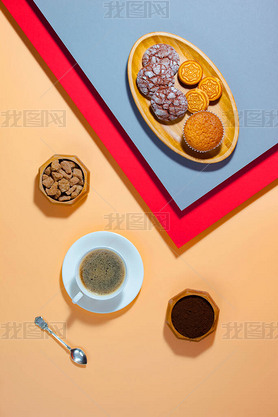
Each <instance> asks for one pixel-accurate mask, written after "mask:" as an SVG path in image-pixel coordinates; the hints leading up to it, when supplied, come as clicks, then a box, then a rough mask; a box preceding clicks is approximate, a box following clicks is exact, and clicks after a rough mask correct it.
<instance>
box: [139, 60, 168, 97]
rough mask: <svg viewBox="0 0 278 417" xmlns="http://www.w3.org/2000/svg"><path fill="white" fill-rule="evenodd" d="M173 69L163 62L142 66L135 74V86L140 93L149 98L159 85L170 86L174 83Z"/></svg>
mask: <svg viewBox="0 0 278 417" xmlns="http://www.w3.org/2000/svg"><path fill="white" fill-rule="evenodd" d="M174 75H175V73H174V71H173V70H172V69H171V68H170V67H168V68H167V67H166V66H165V65H163V64H153V65H152V66H147V67H143V68H141V69H140V71H139V72H138V75H137V86H138V89H139V91H140V93H141V94H143V95H144V96H146V97H147V98H151V97H152V95H153V94H154V93H156V91H157V90H158V89H159V88H161V87H164V88H165V87H172V86H173V85H174V83H175V79H174Z"/></svg>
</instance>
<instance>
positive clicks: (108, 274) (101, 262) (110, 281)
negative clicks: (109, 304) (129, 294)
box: [79, 248, 126, 297]
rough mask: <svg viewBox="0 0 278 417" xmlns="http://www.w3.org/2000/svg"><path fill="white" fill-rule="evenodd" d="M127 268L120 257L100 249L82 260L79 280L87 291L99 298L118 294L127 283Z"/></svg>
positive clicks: (109, 250)
mask: <svg viewBox="0 0 278 417" xmlns="http://www.w3.org/2000/svg"><path fill="white" fill-rule="evenodd" d="M125 276H126V267H125V263H124V261H123V259H122V258H121V256H120V255H118V254H117V253H116V252H114V251H113V250H111V249H107V248H98V249H94V250H92V251H90V252H89V253H87V255H85V256H84V258H83V259H82V260H81V262H80V265H79V278H80V280H81V283H82V284H83V285H84V287H85V288H86V290H87V291H89V292H90V293H92V294H95V295H97V296H100V297H101V296H104V297H106V296H109V295H111V294H114V293H117V292H118V291H119V289H120V288H121V286H122V285H123V283H124V281H125Z"/></svg>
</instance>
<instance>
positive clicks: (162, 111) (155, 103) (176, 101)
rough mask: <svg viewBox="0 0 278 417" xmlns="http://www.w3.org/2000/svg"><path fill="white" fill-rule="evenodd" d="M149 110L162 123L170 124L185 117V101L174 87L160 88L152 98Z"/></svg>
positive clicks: (182, 95)
mask: <svg viewBox="0 0 278 417" xmlns="http://www.w3.org/2000/svg"><path fill="white" fill-rule="evenodd" d="M151 108H152V111H153V113H154V114H155V116H156V117H157V118H158V119H159V120H162V121H164V122H172V121H173V120H176V119H179V118H181V117H183V116H184V115H185V112H186V110H187V100H186V97H185V95H184V94H183V93H182V92H181V91H180V90H177V89H176V88H175V87H169V88H163V89H162V88H161V89H160V90H158V91H157V92H156V93H155V94H153V96H152V100H151Z"/></svg>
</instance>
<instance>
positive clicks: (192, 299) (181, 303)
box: [166, 289, 219, 342]
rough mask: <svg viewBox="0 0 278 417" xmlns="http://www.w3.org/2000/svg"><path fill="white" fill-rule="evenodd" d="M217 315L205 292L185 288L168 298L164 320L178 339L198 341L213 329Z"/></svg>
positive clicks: (215, 307)
mask: <svg viewBox="0 0 278 417" xmlns="http://www.w3.org/2000/svg"><path fill="white" fill-rule="evenodd" d="M218 316H219V308H218V307H217V305H216V304H215V302H214V301H213V299H212V298H211V296H210V295H209V294H208V293H207V292H205V291H197V290H190V289H186V290H184V291H182V292H181V293H179V294H177V295H176V296H175V297H173V298H171V300H169V303H168V308H167V313H166V322H167V324H168V326H169V327H170V329H171V330H172V332H173V333H174V334H175V335H176V337H178V338H179V339H184V340H190V341H194V342H199V341H200V340H202V339H204V337H206V336H208V335H209V334H210V333H212V332H214V331H215V329H216V326H217V321H218Z"/></svg>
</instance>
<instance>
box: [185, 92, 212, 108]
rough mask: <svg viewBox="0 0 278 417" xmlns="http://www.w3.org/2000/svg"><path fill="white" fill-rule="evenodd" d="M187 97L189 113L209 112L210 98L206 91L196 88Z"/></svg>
mask: <svg viewBox="0 0 278 417" xmlns="http://www.w3.org/2000/svg"><path fill="white" fill-rule="evenodd" d="M185 96H186V99H187V103H188V111H190V113H195V112H197V111H201V110H207V108H208V105H209V98H208V96H207V94H206V93H205V92H204V91H202V90H199V89H198V88H194V90H189V91H188V92H187V93H186V95H185Z"/></svg>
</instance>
